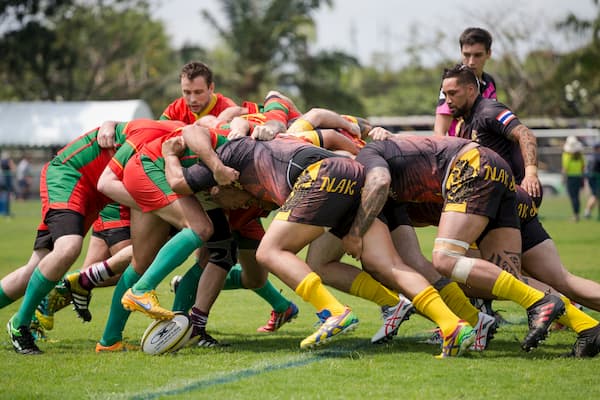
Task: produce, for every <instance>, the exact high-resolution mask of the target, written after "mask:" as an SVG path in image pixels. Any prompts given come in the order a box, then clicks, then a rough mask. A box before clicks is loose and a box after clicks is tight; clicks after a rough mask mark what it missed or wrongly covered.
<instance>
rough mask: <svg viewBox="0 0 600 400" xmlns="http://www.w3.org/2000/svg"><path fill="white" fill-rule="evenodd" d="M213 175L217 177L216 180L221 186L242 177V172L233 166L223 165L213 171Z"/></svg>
mask: <svg viewBox="0 0 600 400" xmlns="http://www.w3.org/2000/svg"><path fill="white" fill-rule="evenodd" d="M213 176H214V177H215V181H217V183H218V184H219V186H225V185H230V184H232V183H233V182H235V181H236V180H237V179H238V178H239V177H240V173H239V172H238V171H236V170H235V169H233V168H230V167H228V166H226V165H222V166H219V167H217V169H216V170H215V171H213Z"/></svg>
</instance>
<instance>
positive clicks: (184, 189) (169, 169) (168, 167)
mask: <svg viewBox="0 0 600 400" xmlns="http://www.w3.org/2000/svg"><path fill="white" fill-rule="evenodd" d="M165 177H166V178H167V183H168V184H169V186H171V189H173V191H174V192H175V193H179V194H192V193H193V191H192V190H191V189H190V186H189V185H188V184H187V182H186V180H185V177H184V176H183V167H182V166H181V161H180V160H179V157H177V155H175V154H170V155H167V156H165Z"/></svg>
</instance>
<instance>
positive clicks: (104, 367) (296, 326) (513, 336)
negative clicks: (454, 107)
mask: <svg viewBox="0 0 600 400" xmlns="http://www.w3.org/2000/svg"><path fill="white" fill-rule="evenodd" d="M13 214H14V216H13V218H11V219H2V218H0V234H1V238H2V239H1V241H0V275H1V276H4V275H6V274H7V273H8V272H10V271H11V270H13V269H14V268H16V267H18V266H20V265H22V264H23V263H25V262H26V260H27V259H28V257H29V255H30V252H31V246H32V243H33V238H34V234H35V228H36V226H37V223H38V222H39V221H38V218H39V205H38V204H37V203H36V202H29V203H17V204H14V207H13ZM541 215H542V219H543V223H544V226H545V227H546V229H547V230H548V231H549V232H550V233H551V234H552V235H553V237H554V239H555V241H556V243H557V246H558V248H559V251H560V253H561V258H562V260H563V262H564V263H565V264H566V265H567V266H568V267H569V269H571V270H572V271H574V272H576V273H577V274H580V275H583V276H585V277H588V278H591V279H594V280H598V281H600V268H599V265H598V256H599V255H600V253H599V251H598V248H599V247H600V246H599V245H600V222H597V221H595V220H593V221H582V222H580V223H578V224H575V223H572V222H570V220H569V217H570V209H569V205H568V202H567V200H566V198H563V197H557V198H551V197H548V198H546V199H544V204H543V206H542V209H541ZM434 232H435V231H434V230H433V229H429V228H427V229H419V230H418V234H419V236H420V238H421V241H422V246H423V251H424V254H426V255H429V254H431V244H432V242H433V237H434ZM188 265H189V263H188ZM183 269H184V268H183V267H182V268H180V270H179V271H176V272H179V273H181V272H182V270H183ZM166 282H168V281H166ZM166 282H165V283H163V284H162V285H161V286H160V287H159V289H158V292H159V296H160V298H161V300H162V302H163V304H169V303H170V302H171V300H172V294H171V293H169V291H168V287H167V286H168V285H167V284H166ZM274 282H275V283H276V285H277V287H280V288H282V290H283V293H284V294H285V295H286V296H288V297H289V298H291V299H293V300H294V301H295V302H296V303H297V304H299V306H300V310H301V312H300V316H299V317H298V319H297V320H295V321H294V322H293V323H292V324H288V325H285V326H284V327H283V328H282V329H281V331H280V332H278V333H276V334H273V335H264V334H258V333H257V332H256V328H257V327H258V326H259V325H262V324H263V323H264V322H265V321H266V319H267V316H268V313H269V311H270V308H269V306H268V305H267V304H266V303H264V302H262V301H261V300H260V299H259V298H258V296H256V295H254V294H252V293H251V292H248V291H240V290H237V291H227V292H223V293H222V294H221V296H220V297H219V299H218V300H217V302H216V304H215V306H214V308H213V311H212V313H211V318H210V321H209V330H210V332H211V334H213V335H214V336H215V337H216V338H218V339H219V340H221V341H224V342H227V343H229V344H231V346H230V347H227V348H221V349H191V348H189V349H184V350H182V351H180V352H179V353H178V354H176V355H168V356H156V357H152V356H148V355H146V354H143V353H140V352H130V353H124V354H100V355H97V354H95V353H94V351H93V349H94V345H95V343H96V341H97V340H98V339H99V337H100V336H101V334H102V330H103V327H104V323H105V321H106V317H107V311H108V305H109V303H110V297H111V294H112V290H110V289H98V290H96V291H95V292H94V298H93V301H92V306H91V309H92V313H93V315H94V318H93V320H92V321H91V322H90V323H88V324H83V323H81V322H80V320H78V319H77V318H76V317H75V314H74V312H72V311H70V310H68V309H65V310H64V311H61V312H60V313H58V314H57V315H56V327H55V329H54V330H53V331H51V332H49V337H48V339H47V340H46V341H42V342H41V343H40V347H41V348H42V349H43V350H44V351H45V354H44V355H42V356H38V357H24V356H20V355H18V354H16V353H15V352H14V351H13V350H12V347H11V345H10V342H9V340H8V336H7V335H6V334H5V333H2V334H0V362H1V364H2V365H3V366H4V368H3V371H2V373H1V374H0V398H2V399H4V398H7V399H19V398H22V399H31V398H42V399H85V398H92V399H110V398H115V399H121V398H178V399H179V398H183V399H198V398H215V399H341V398H347V399H367V398H372V399H389V398H401V399H429V398H452V399H454V398H456V399H458V398H475V399H479V398H485V399H503V400H504V399H537V398H546V399H555V398H560V399H588V398H595V397H597V396H598V395H600V384H598V379H597V375H598V373H597V371H598V368H597V366H598V363H599V362H600V359H592V360H574V359H564V358H561V354H563V353H565V352H567V351H569V350H570V347H571V345H572V343H573V342H574V341H575V334H574V333H573V332H570V331H560V332H555V333H552V335H551V336H550V337H549V339H548V340H547V341H546V342H545V343H543V344H542V345H541V347H540V348H539V349H537V350H535V351H533V352H531V353H523V352H522V351H520V349H519V340H520V339H521V338H522V337H523V336H524V334H525V332H526V330H527V327H526V318H525V314H524V312H523V311H522V310H521V309H519V308H518V307H516V306H514V305H513V304H511V303H508V302H497V303H495V304H496V308H499V309H502V310H504V311H503V315H504V316H505V317H506V318H507V319H508V320H509V321H510V322H512V324H511V325H507V326H503V327H502V328H501V330H500V331H499V332H498V333H497V334H496V338H495V339H494V340H493V342H492V343H491V346H490V348H489V349H488V350H487V351H485V352H484V353H482V354H470V355H468V356H467V357H465V358H457V359H449V360H436V359H434V358H433V355H434V354H435V353H436V352H438V351H439V349H437V348H435V347H433V346H430V345H426V344H422V343H419V341H420V340H421V339H424V338H426V337H427V336H428V334H427V330H429V329H432V328H433V325H432V324H431V323H430V322H428V321H426V320H425V319H423V318H421V317H418V316H413V317H412V318H411V320H410V321H408V322H407V323H405V325H403V326H402V328H401V330H400V334H399V336H398V337H397V338H396V339H395V340H394V341H393V342H392V343H390V344H388V345H382V346H373V345H370V343H369V339H370V337H371V335H372V334H373V333H374V332H375V331H376V330H377V329H378V328H379V323H380V317H379V311H378V309H377V307H376V306H374V305H373V304H370V303H368V302H366V301H364V300H361V299H357V298H353V297H351V296H348V295H345V294H342V293H338V292H336V294H338V295H339V298H340V299H342V300H343V301H344V302H346V303H348V304H350V305H352V307H353V308H354V310H355V311H356V313H357V314H358V316H359V318H360V320H361V325H360V326H359V328H358V329H357V330H356V331H355V332H353V333H351V334H348V335H346V336H344V337H341V338H340V339H339V340H336V341H335V342H333V343H331V344H330V345H328V346H327V347H323V348H321V349H319V350H316V351H310V352H305V351H300V349H299V343H300V341H301V340H302V339H303V338H304V337H305V336H307V335H308V334H310V333H311V332H312V324H313V323H314V322H315V321H316V317H315V315H314V310H313V308H312V307H311V306H310V305H309V304H306V303H304V302H302V300H301V299H299V298H298V296H296V295H295V293H293V291H292V290H291V289H289V288H287V287H286V286H285V285H283V284H281V283H280V282H279V281H277V280H276V279H274ZM19 304H20V302H16V303H15V304H12V305H10V306H8V307H6V308H4V309H2V310H0V322H1V323H2V324H4V323H5V322H6V321H7V320H8V319H9V318H10V316H11V315H12V314H13V313H14V312H15V311H16V310H17V308H18V306H19ZM591 314H592V315H593V316H594V317H596V318H600V313H596V312H591ZM149 322H150V321H149V320H148V319H147V318H146V317H143V316H141V315H138V314H134V315H132V317H131V318H130V321H129V323H128V325H127V328H126V331H125V336H126V338H128V339H129V340H130V341H132V342H137V341H139V338H140V337H141V334H142V333H143V331H144V329H145V328H146V326H147V325H148V324H149Z"/></svg>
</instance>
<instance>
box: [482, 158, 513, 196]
mask: <svg viewBox="0 0 600 400" xmlns="http://www.w3.org/2000/svg"><path fill="white" fill-rule="evenodd" d="M484 171H485V176H484V178H483V179H485V180H486V181H490V180H491V181H494V182H500V183H502V184H504V186H506V187H507V188H508V189H509V190H510V191H511V192H514V191H515V190H516V189H515V177H514V176H513V174H512V173H510V172H508V171H507V170H505V169H504V168H498V167H490V166H489V165H485V166H484Z"/></svg>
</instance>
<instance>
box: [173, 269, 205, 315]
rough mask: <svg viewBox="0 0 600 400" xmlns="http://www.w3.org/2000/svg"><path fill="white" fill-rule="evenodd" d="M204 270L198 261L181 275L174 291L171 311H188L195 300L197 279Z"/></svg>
mask: <svg viewBox="0 0 600 400" xmlns="http://www.w3.org/2000/svg"><path fill="white" fill-rule="evenodd" d="M202 272H204V270H203V269H202V268H200V266H199V265H198V263H197V262H196V263H194V265H192V267H191V268H190V269H188V271H187V272H186V273H185V275H183V276H182V277H181V280H180V281H179V285H178V286H177V290H176V291H175V300H173V311H183V312H188V311H189V310H190V308H192V306H193V305H194V302H195V301H196V290H197V289H198V281H199V280H200V277H201V276H202Z"/></svg>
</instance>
